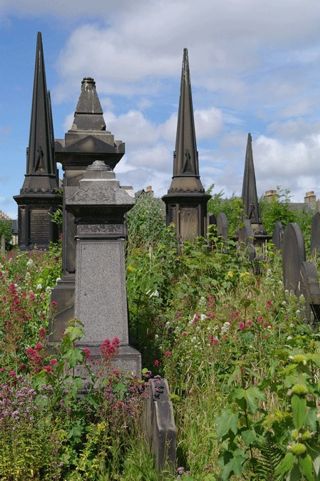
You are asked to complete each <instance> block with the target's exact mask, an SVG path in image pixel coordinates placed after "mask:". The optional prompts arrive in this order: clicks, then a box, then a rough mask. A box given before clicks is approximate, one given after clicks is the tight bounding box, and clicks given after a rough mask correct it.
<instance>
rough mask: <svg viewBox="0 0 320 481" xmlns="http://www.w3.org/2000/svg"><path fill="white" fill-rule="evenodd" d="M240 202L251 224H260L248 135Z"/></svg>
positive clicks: (250, 138)
mask: <svg viewBox="0 0 320 481" xmlns="http://www.w3.org/2000/svg"><path fill="white" fill-rule="evenodd" d="M242 200H243V207H244V213H245V216H246V218H247V219H249V220H250V222H251V224H261V219H260V210H259V202H258V194H257V184H256V175H255V172H254V164H253V154H252V137H251V134H248V141H247V150H246V160H245V165H244V175H243V185H242Z"/></svg>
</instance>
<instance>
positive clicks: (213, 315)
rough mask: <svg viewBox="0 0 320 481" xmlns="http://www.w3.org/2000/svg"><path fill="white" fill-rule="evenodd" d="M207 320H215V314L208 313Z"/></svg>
mask: <svg viewBox="0 0 320 481" xmlns="http://www.w3.org/2000/svg"><path fill="white" fill-rule="evenodd" d="M207 318H208V319H214V318H215V313H214V312H213V311H208V312H207Z"/></svg>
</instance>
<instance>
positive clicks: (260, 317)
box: [257, 316, 264, 324]
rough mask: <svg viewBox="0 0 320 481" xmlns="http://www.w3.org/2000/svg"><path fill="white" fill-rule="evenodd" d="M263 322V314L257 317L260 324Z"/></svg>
mask: <svg viewBox="0 0 320 481" xmlns="http://www.w3.org/2000/svg"><path fill="white" fill-rule="evenodd" d="M263 322H264V319H263V316H258V317H257V323H258V324H263Z"/></svg>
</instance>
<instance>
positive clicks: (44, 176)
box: [22, 32, 58, 192]
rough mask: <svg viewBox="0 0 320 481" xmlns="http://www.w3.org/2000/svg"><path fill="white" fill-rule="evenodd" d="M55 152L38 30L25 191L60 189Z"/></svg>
mask: <svg viewBox="0 0 320 481" xmlns="http://www.w3.org/2000/svg"><path fill="white" fill-rule="evenodd" d="M53 155H54V153H53V142H52V114H51V102H50V95H49V94H48V91H47V82H46V72H45V66H44V58H43V46H42V37H41V33H40V32H38V35H37V47H36V60H35V70H34V81H33V96H32V110H31V123H30V136H29V147H28V149H27V169H26V171H27V172H26V178H25V182H24V185H23V187H22V192H30V191H32V192H37V191H42V192H52V191H54V190H55V189H57V187H58V186H57V183H56V173H57V172H56V166H55V162H54V160H53Z"/></svg>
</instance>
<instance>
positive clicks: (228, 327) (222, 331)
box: [220, 321, 231, 334]
mask: <svg viewBox="0 0 320 481" xmlns="http://www.w3.org/2000/svg"><path fill="white" fill-rule="evenodd" d="M230 325H231V324H230V322H228V321H226V322H225V323H224V324H223V326H222V327H221V331H220V332H221V334H225V333H226V332H228V331H229V329H230Z"/></svg>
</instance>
